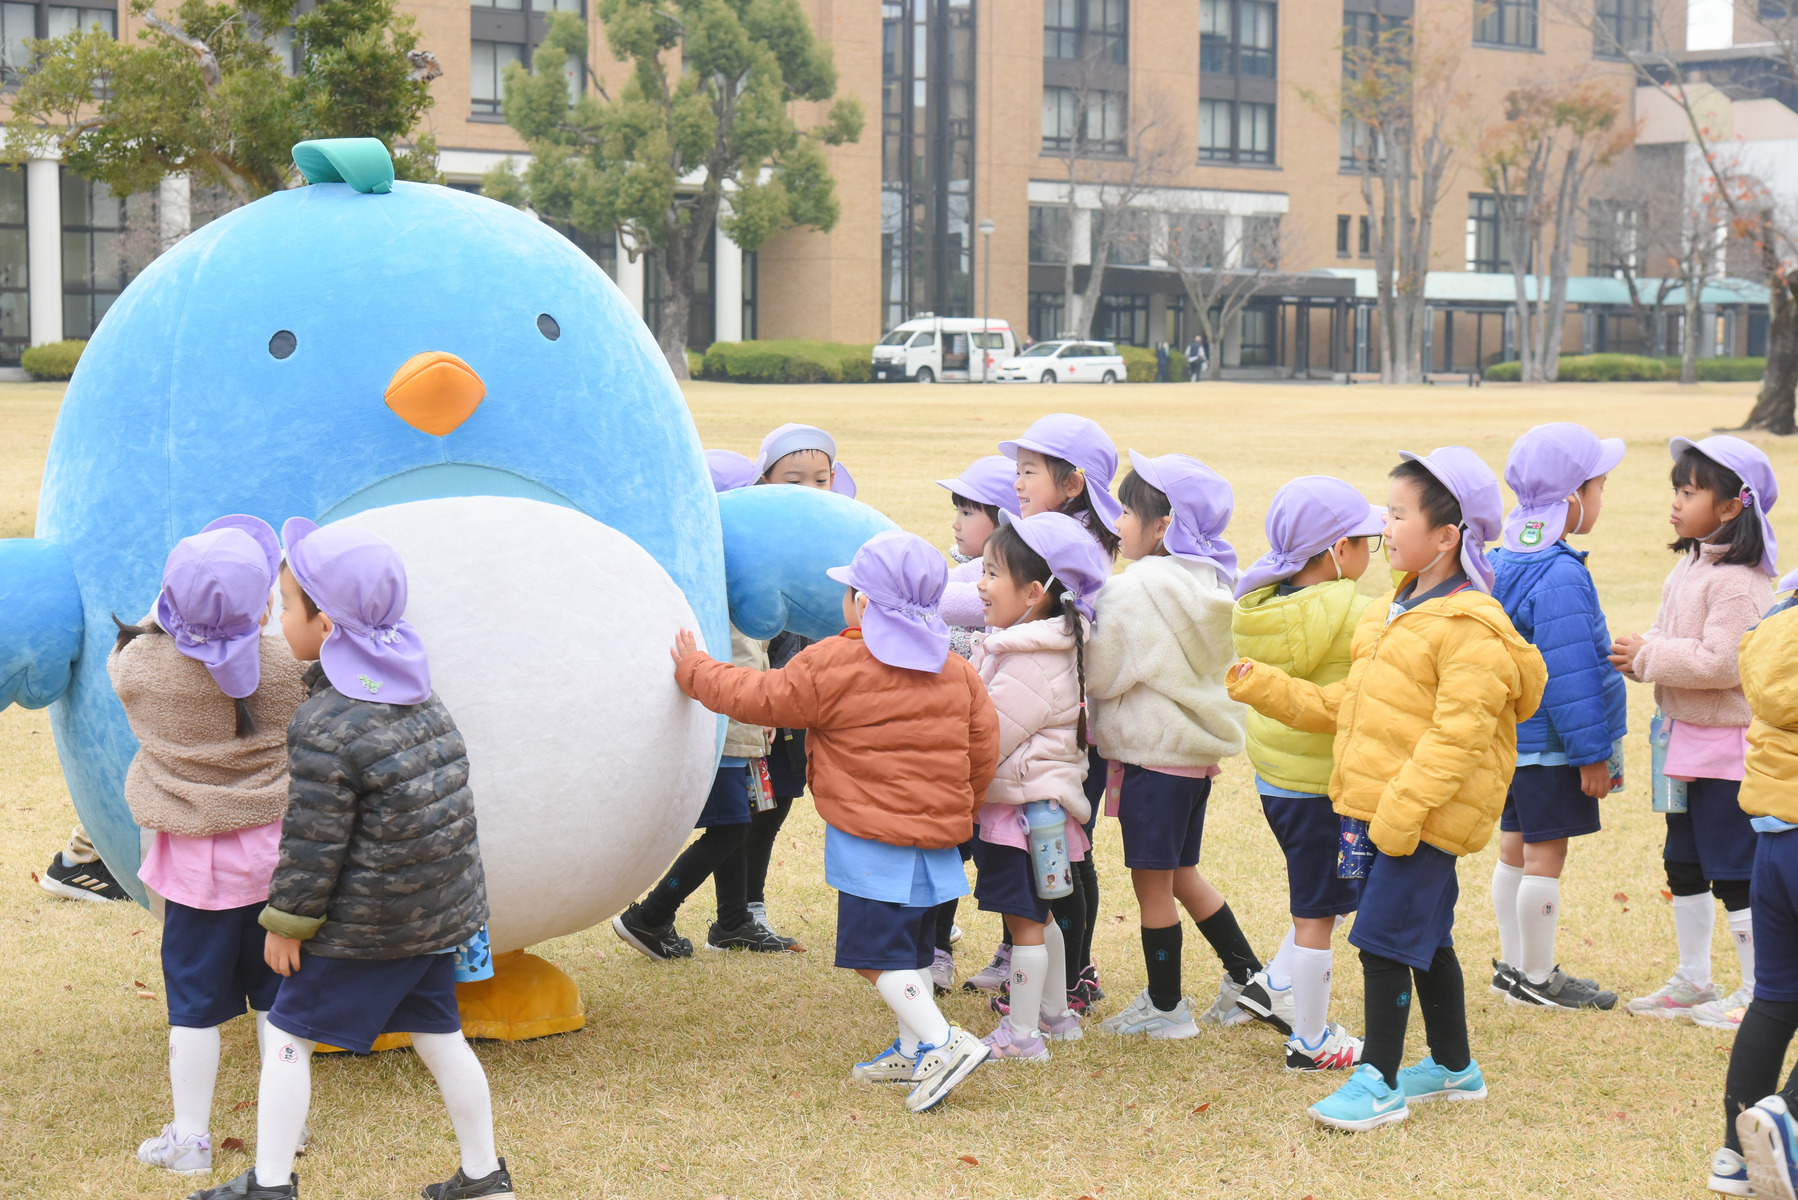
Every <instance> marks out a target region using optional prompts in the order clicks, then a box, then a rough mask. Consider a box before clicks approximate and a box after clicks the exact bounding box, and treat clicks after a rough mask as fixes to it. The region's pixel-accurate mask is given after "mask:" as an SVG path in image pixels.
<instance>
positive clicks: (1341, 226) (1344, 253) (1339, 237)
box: [1336, 213, 1350, 258]
mask: <svg viewBox="0 0 1798 1200" xmlns="http://www.w3.org/2000/svg"><path fill="white" fill-rule="evenodd" d="M1349 221H1350V218H1349V217H1348V216H1346V215H1345V214H1342V213H1338V214H1336V257H1337V258H1347V257H1348V256H1349Z"/></svg>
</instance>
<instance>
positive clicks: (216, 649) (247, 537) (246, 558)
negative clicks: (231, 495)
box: [156, 514, 281, 700]
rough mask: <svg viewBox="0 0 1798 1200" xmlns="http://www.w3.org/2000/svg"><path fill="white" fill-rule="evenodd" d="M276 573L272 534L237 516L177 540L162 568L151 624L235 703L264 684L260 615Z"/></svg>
mask: <svg viewBox="0 0 1798 1200" xmlns="http://www.w3.org/2000/svg"><path fill="white" fill-rule="evenodd" d="M280 568H281V544H280V543H279V542H277V541H276V540H275V531H274V529H272V528H271V527H270V526H269V523H268V522H267V521H264V520H262V519H261V518H259V517H251V516H244V515H241V514H233V515H231V516H228V517H220V518H219V519H218V520H216V521H214V522H212V523H211V524H210V525H208V526H206V528H204V529H202V530H201V531H200V532H198V533H196V534H194V535H193V536H192V537H185V538H182V539H181V540H180V541H178V542H176V543H175V548H174V549H173V550H171V551H170V552H169V557H168V562H167V563H166V564H165V565H164V566H163V568H162V591H161V592H160V593H159V594H158V595H157V597H156V623H157V624H158V625H161V626H162V627H163V628H164V629H165V630H167V631H168V633H169V635H170V636H171V637H173V638H174V639H175V649H176V650H178V651H180V652H181V653H182V654H184V655H186V656H187V657H188V658H191V659H193V660H194V661H195V662H197V663H199V664H201V665H202V666H204V667H205V668H206V670H207V671H208V672H209V673H210V674H211V675H212V680H213V682H214V683H216V684H218V686H219V691H221V692H223V693H225V695H227V696H229V697H231V698H232V699H233V700H242V699H244V698H245V697H246V696H249V695H252V694H253V693H254V692H255V691H256V688H257V687H258V685H260V684H261V682H262V614H263V613H265V612H267V611H268V601H269V589H270V588H272V587H273V586H274V584H275V573H276V572H277V571H279V570H280Z"/></svg>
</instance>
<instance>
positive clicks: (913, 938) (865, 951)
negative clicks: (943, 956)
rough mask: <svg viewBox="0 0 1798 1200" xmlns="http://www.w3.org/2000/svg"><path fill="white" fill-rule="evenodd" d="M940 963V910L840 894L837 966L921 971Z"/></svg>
mask: <svg viewBox="0 0 1798 1200" xmlns="http://www.w3.org/2000/svg"><path fill="white" fill-rule="evenodd" d="M935 960H936V909H934V908H930V907H928V906H927V907H923V908H913V907H911V906H910V905H906V904H894V903H893V902H892V901H890V900H869V899H868V898H867V897H865V896H851V895H850V894H849V893H848V892H838V893H837V966H839V967H848V968H850V969H851V970H856V971H920V970H923V969H924V968H925V967H928V966H929V965H930V964H931V963H932V962H934V961H935Z"/></svg>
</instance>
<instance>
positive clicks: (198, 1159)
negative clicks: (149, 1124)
mask: <svg viewBox="0 0 1798 1200" xmlns="http://www.w3.org/2000/svg"><path fill="white" fill-rule="evenodd" d="M137 1161H138V1162H140V1163H143V1164H145V1165H146V1166H151V1167H161V1168H162V1169H163V1170H165V1171H169V1172H171V1173H173V1174H176V1175H205V1174H207V1173H208V1172H210V1171H211V1170H212V1138H211V1136H210V1135H208V1134H204V1133H196V1134H193V1135H192V1136H190V1137H184V1138H178V1137H176V1136H175V1127H174V1125H172V1124H170V1125H164V1126H163V1127H162V1132H161V1133H159V1134H157V1135H156V1136H155V1137H153V1138H151V1139H149V1140H148V1141H146V1142H145V1143H144V1144H143V1145H141V1146H139V1147H138V1148H137Z"/></svg>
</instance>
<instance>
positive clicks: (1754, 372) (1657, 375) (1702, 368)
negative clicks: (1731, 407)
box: [1485, 354, 1767, 383]
mask: <svg viewBox="0 0 1798 1200" xmlns="http://www.w3.org/2000/svg"><path fill="white" fill-rule="evenodd" d="M1766 369H1767V360H1766V359H1764V358H1701V359H1699V360H1698V378H1700V379H1702V380H1704V381H1706V382H1728V381H1732V380H1733V381H1743V380H1746V381H1749V382H1753V381H1755V380H1758V379H1759V378H1760V377H1761V375H1762V374H1763V373H1764V372H1765V371H1766ZM1521 373H1522V367H1521V365H1520V364H1518V363H1515V362H1501V363H1493V364H1492V365H1491V366H1490V367H1487V368H1486V371H1485V378H1487V379H1489V380H1491V381H1492V382H1493V383H1516V382H1517V380H1518V378H1519V376H1520V375H1521ZM1678 379H1679V359H1677V358H1647V357H1644V356H1642V355H1640V354H1563V355H1562V356H1561V382H1562V383H1618V382H1621V383H1661V382H1667V381H1675V380H1678Z"/></svg>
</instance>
